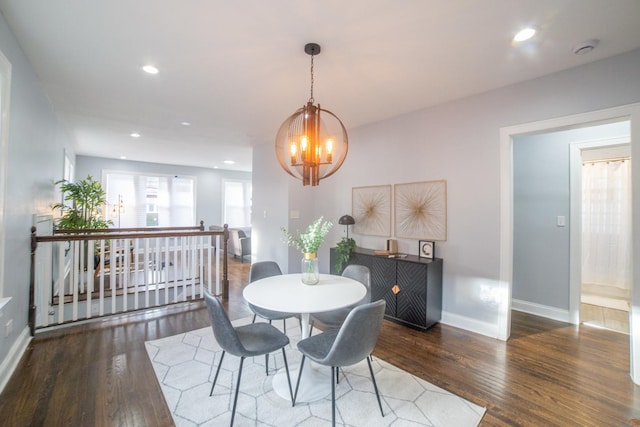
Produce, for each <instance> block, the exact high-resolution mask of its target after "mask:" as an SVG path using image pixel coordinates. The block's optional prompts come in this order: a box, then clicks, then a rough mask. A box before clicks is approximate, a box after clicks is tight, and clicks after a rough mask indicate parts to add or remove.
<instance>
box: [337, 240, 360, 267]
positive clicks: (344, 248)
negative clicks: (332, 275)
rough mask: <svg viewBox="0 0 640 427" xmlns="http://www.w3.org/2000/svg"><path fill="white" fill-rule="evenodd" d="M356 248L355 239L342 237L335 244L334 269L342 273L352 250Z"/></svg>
mask: <svg viewBox="0 0 640 427" xmlns="http://www.w3.org/2000/svg"><path fill="white" fill-rule="evenodd" d="M355 249H356V241H355V240H353V239H352V238H351V237H343V238H342V239H341V240H340V241H339V242H338V243H337V244H336V255H337V258H336V271H337V272H338V273H342V270H344V267H346V266H347V264H348V263H349V260H350V259H351V255H352V254H353V251H354V250H355Z"/></svg>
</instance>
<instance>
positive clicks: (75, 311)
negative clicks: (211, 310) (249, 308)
mask: <svg viewBox="0 0 640 427" xmlns="http://www.w3.org/2000/svg"><path fill="white" fill-rule="evenodd" d="M40 228H42V227H40ZM41 231H42V230H38V229H37V228H36V227H35V226H34V227H33V228H32V245H31V247H32V269H31V276H32V277H31V284H30V292H31V298H32V299H31V301H33V302H32V303H30V305H31V306H30V327H31V331H32V334H33V333H34V332H35V329H39V328H45V327H49V326H54V325H60V324H66V323H70V322H77V321H80V320H87V319H91V318H95V317H101V316H107V315H113V314H121V313H125V312H128V311H134V310H141V309H145V308H151V307H157V306H162V305H168V304H173V303H176V302H183V301H187V300H196V299H200V298H202V297H203V294H204V289H207V290H208V291H209V292H211V293H213V294H216V295H220V296H222V298H228V287H229V281H228V275H227V251H226V248H227V239H228V236H229V232H228V227H227V226H226V225H225V226H224V228H223V229H221V230H220V231H211V230H210V231H204V226H203V224H202V223H201V224H200V226H199V227H179V228H152V229H109V230H95V231H94V230H92V231H90V232H87V230H83V231H82V232H78V231H77V230H73V231H71V230H67V231H65V230H63V231H55V232H54V233H53V235H52V234H51V233H44V234H45V235H38V234H37V232H41ZM47 234H48V235H47ZM214 239H215V240H214ZM212 243H213V244H212ZM221 243H222V245H221ZM215 248H220V249H224V250H218V251H216V250H215ZM220 258H222V268H220V267H221V262H220V261H221V260H220Z"/></svg>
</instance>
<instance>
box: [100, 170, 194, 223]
mask: <svg viewBox="0 0 640 427" xmlns="http://www.w3.org/2000/svg"><path fill="white" fill-rule="evenodd" d="M104 175H105V176H104V179H103V181H104V182H105V191H106V192H107V215H108V217H109V219H110V220H111V221H113V224H114V226H115V227H117V228H131V227H185V226H193V225H196V218H195V212H196V208H195V178H194V177H190V176H186V177H185V176H168V175H148V174H135V173H131V172H117V171H106V172H105V174H104Z"/></svg>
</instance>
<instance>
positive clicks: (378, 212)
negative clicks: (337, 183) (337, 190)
mask: <svg viewBox="0 0 640 427" xmlns="http://www.w3.org/2000/svg"><path fill="white" fill-rule="evenodd" d="M351 196H352V199H351V200H352V204H353V205H352V210H353V217H354V219H355V221H356V223H355V224H354V225H353V232H354V233H356V234H366V235H369V236H386V237H388V236H390V235H391V186H390V185H377V186H372V187H354V188H353V189H352V194H351Z"/></svg>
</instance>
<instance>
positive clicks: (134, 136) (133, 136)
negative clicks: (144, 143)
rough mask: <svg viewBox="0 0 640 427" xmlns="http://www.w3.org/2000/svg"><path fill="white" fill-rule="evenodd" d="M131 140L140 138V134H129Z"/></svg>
mask: <svg viewBox="0 0 640 427" xmlns="http://www.w3.org/2000/svg"><path fill="white" fill-rule="evenodd" d="M129 135H130V136H131V138H140V134H139V133H138V132H132V133H130V134H129Z"/></svg>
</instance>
